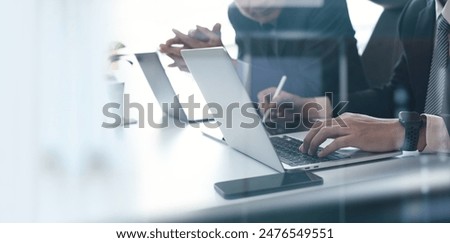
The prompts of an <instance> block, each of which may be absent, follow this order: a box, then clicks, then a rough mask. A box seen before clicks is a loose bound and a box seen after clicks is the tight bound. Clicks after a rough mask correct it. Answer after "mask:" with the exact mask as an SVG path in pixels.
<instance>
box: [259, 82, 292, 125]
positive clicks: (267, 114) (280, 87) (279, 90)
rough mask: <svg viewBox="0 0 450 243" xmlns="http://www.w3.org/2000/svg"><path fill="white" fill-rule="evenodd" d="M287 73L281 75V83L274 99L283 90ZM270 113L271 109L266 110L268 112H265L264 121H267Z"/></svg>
mask: <svg viewBox="0 0 450 243" xmlns="http://www.w3.org/2000/svg"><path fill="white" fill-rule="evenodd" d="M286 79H287V77H286V75H283V77H281V80H280V83H278V87H277V89H276V90H275V93H274V94H273V97H272V100H273V99H275V98H276V97H277V96H278V95H279V94H280V92H281V90H282V89H283V86H284V83H286ZM269 114H270V109H268V110H266V112H265V113H264V116H263V119H262V122H263V123H264V122H266V119H267V117H269Z"/></svg>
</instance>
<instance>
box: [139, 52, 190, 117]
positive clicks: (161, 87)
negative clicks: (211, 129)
mask: <svg viewBox="0 0 450 243" xmlns="http://www.w3.org/2000/svg"><path fill="white" fill-rule="evenodd" d="M135 55H136V59H137V60H138V62H139V65H140V66H141V69H142V71H143V72H144V75H145V77H146V78H147V82H148V84H149V85H150V88H151V89H152V90H153V93H154V95H155V97H156V99H157V100H158V103H159V105H160V106H161V107H163V104H164V103H165V104H173V109H172V108H170V106H169V108H170V109H168V113H166V114H168V115H170V116H173V117H175V118H177V119H179V120H181V121H187V120H188V118H187V116H186V114H185V113H184V111H183V109H182V106H181V104H180V103H179V102H178V98H177V96H176V95H177V94H176V93H175V90H174V89H173V87H172V85H171V83H170V81H169V79H168V77H167V75H166V71H165V70H164V67H163V66H162V64H161V61H160V60H159V57H158V54H157V53H156V52H149V53H137V54H135ZM174 99H175V100H174ZM175 110H178V112H175ZM163 112H166V110H164V109H163Z"/></svg>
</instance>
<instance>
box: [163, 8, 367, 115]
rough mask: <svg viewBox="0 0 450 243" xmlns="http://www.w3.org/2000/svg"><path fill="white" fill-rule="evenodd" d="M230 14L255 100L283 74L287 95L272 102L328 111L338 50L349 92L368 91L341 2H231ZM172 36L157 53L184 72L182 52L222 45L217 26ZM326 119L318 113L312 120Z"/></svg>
mask: <svg viewBox="0 0 450 243" xmlns="http://www.w3.org/2000/svg"><path fill="white" fill-rule="evenodd" d="M228 16H229V19H230V22H231V24H232V26H233V28H234V30H235V31H236V44H237V45H238V48H239V49H238V50H239V53H238V59H240V60H244V61H246V62H251V64H252V71H251V77H252V80H251V87H252V88H251V90H250V95H251V98H252V100H253V101H259V102H262V101H264V97H266V96H267V95H269V94H271V93H272V94H273V93H274V91H275V87H276V86H277V85H278V81H279V80H280V78H281V76H283V75H286V76H287V77H288V81H287V82H286V85H285V86H284V88H283V90H286V91H288V92H289V93H288V92H283V94H284V95H281V96H280V97H279V98H278V99H277V100H274V102H278V103H283V102H284V101H288V102H291V101H295V102H296V103H295V105H294V108H295V109H296V110H291V111H292V113H296V112H298V111H301V108H302V107H303V105H304V104H307V103H318V104H321V105H322V106H326V107H331V104H332V103H333V101H332V100H330V99H328V98H324V97H322V96H323V95H324V94H325V92H332V93H333V94H334V96H333V97H334V98H336V97H339V94H338V93H339V75H340V73H339V72H340V70H339V65H340V63H339V60H340V59H339V58H340V56H339V55H340V50H341V48H343V49H345V54H344V55H345V56H346V57H347V60H348V65H347V73H348V77H349V81H348V82H349V85H348V86H349V89H350V90H349V91H350V92H355V91H358V90H364V89H367V88H368V85H367V82H366V80H365V75H364V70H363V67H362V64H361V60H360V56H359V54H358V51H357V47H356V39H355V38H354V35H355V31H354V30H353V27H352V24H351V22H350V18H349V15H348V9H347V4H346V1H345V0H325V1H324V3H323V6H321V7H304V6H302V7H299V6H292V5H288V6H284V5H283V1H281V0H270V1H266V0H265V1H261V0H235V1H234V2H233V3H232V4H231V5H230V7H229V9H228ZM174 32H175V34H176V37H175V38H172V39H170V40H168V41H167V42H166V43H165V44H162V45H161V46H160V49H161V51H162V52H163V53H166V54H168V55H169V56H170V57H172V59H174V61H175V63H174V65H173V66H178V67H181V68H183V69H184V68H185V67H184V63H183V61H182V58H181V55H180V50H181V49H183V48H201V47H211V46H220V45H222V42H221V41H220V25H215V26H214V27H213V29H212V30H208V29H207V28H203V27H198V28H197V29H196V30H195V31H193V32H190V33H189V34H183V33H180V32H179V31H177V30H174ZM196 36H197V37H196ZM198 36H203V38H199V37H198ZM205 37H206V38H205ZM175 44H181V45H183V46H182V47H177V46H174V45H175ZM291 97H292V99H291ZM282 98H284V99H282ZM327 110H329V111H331V109H327ZM329 115H331V114H326V113H324V112H322V113H320V112H319V113H318V114H315V115H313V116H314V117H316V118H317V117H325V116H329ZM272 117H274V116H272Z"/></svg>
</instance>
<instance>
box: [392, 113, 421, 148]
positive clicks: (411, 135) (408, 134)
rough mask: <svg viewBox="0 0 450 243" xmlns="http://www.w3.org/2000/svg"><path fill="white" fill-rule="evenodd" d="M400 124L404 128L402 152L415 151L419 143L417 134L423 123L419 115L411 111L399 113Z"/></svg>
mask: <svg viewBox="0 0 450 243" xmlns="http://www.w3.org/2000/svg"><path fill="white" fill-rule="evenodd" d="M398 118H399V121H400V124H402V126H403V127H404V128H405V141H404V143H403V147H402V150H403V151H416V150H417V143H418V141H419V132H420V129H421V128H422V126H423V125H424V122H423V120H422V117H421V116H420V114H419V113H417V112H413V111H401V112H400V113H399V114H398Z"/></svg>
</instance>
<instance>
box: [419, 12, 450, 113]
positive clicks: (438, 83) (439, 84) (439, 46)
mask: <svg viewBox="0 0 450 243" xmlns="http://www.w3.org/2000/svg"><path fill="white" fill-rule="evenodd" d="M436 26H437V28H436V40H435V45H434V52H433V59H432V61H431V71H430V80H429V83H428V91H427V98H426V103H425V113H427V114H433V115H439V114H441V113H442V108H443V103H444V96H445V92H446V91H445V87H446V82H447V65H448V57H449V37H448V33H449V30H450V24H449V23H448V22H447V20H445V18H444V17H443V16H442V15H440V16H439V18H438V20H437V22H436Z"/></svg>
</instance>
